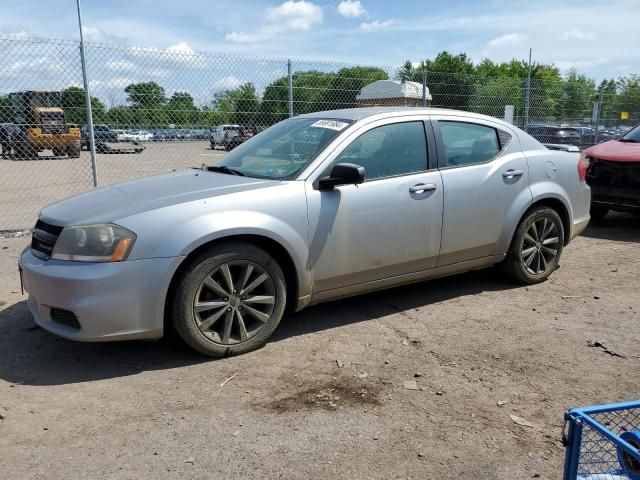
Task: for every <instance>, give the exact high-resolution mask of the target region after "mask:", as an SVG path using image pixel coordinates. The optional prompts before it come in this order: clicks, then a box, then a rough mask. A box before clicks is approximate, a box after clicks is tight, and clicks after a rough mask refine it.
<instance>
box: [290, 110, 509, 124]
mask: <svg viewBox="0 0 640 480" xmlns="http://www.w3.org/2000/svg"><path fill="white" fill-rule="evenodd" d="M420 113H426V114H431V115H455V116H458V117H468V118H476V119H479V120H490V121H492V122H497V123H503V124H505V125H509V126H513V125H511V124H509V123H506V122H504V121H503V120H500V119H499V118H496V117H490V116H488V115H482V114H480V113H473V112H465V111H462V110H451V109H446V108H435V107H363V108H345V109H341V110H326V111H323V112H313V113H305V114H302V115H298V116H297V117H296V118H327V119H329V118H331V119H342V120H351V121H354V122H357V121H359V120H363V119H365V118H370V117H374V116H380V117H383V118H384V117H395V116H402V115H416V114H420Z"/></svg>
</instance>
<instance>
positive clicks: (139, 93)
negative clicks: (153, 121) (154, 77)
mask: <svg viewBox="0 0 640 480" xmlns="http://www.w3.org/2000/svg"><path fill="white" fill-rule="evenodd" d="M124 92H125V93H126V94H127V101H128V102H129V103H130V104H131V106H132V107H134V108H150V107H157V106H159V105H162V104H164V103H165V102H166V101H167V98H166V96H165V91H164V88H162V87H161V86H160V85H158V84H157V83H156V82H141V83H132V84H131V85H128V86H127V87H126V88H125V89H124Z"/></svg>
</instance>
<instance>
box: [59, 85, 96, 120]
mask: <svg viewBox="0 0 640 480" xmlns="http://www.w3.org/2000/svg"><path fill="white" fill-rule="evenodd" d="M61 107H62V108H63V109H64V112H65V117H66V119H67V122H68V123H75V124H78V125H84V124H86V123H87V110H86V107H85V100H84V88H80V87H69V88H67V89H65V90H63V91H62V105H61ZM91 113H92V115H93V123H105V121H106V109H105V106H104V104H103V103H102V102H101V101H100V100H99V99H98V98H96V97H91Z"/></svg>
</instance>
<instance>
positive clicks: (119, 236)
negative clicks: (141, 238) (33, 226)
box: [51, 224, 136, 262]
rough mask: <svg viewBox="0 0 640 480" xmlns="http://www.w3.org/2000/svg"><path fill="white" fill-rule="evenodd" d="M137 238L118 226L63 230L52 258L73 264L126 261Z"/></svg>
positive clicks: (91, 226) (89, 226)
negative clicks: (73, 262) (69, 261)
mask: <svg viewBox="0 0 640 480" xmlns="http://www.w3.org/2000/svg"><path fill="white" fill-rule="evenodd" d="M135 240H136V235H135V233H133V232H130V231H129V230H127V229H126V228H124V227H120V226H118V225H108V224H107V225H85V226H80V227H66V228H65V229H64V230H62V233H61V234H60V236H59V237H58V241H57V242H56V245H55V247H54V248H53V253H52V254H51V258H52V259H54V260H72V261H75V262H121V261H123V260H126V258H127V255H128V254H129V251H130V250H131V247H132V246H133V242H135Z"/></svg>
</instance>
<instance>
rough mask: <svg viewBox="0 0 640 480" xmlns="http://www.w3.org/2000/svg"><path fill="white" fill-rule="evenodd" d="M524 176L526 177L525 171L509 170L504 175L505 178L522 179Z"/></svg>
mask: <svg viewBox="0 0 640 480" xmlns="http://www.w3.org/2000/svg"><path fill="white" fill-rule="evenodd" d="M522 175H524V171H523V170H507V171H506V172H504V173H503V174H502V176H503V177H504V178H514V177H521V176H522Z"/></svg>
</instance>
